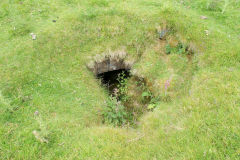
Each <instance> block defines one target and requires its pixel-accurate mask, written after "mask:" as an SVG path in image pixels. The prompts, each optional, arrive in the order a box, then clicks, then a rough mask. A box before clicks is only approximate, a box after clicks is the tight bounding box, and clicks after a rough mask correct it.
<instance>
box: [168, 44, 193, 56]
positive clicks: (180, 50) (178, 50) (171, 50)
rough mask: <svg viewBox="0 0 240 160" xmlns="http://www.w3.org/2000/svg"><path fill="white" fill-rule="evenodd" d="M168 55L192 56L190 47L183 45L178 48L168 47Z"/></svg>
mask: <svg viewBox="0 0 240 160" xmlns="http://www.w3.org/2000/svg"><path fill="white" fill-rule="evenodd" d="M165 48H166V54H190V53H189V52H188V47H187V46H186V45H184V44H182V43H180V42H179V43H178V44H177V46H173V47H172V46H171V45H170V44H167V45H166V47H165Z"/></svg>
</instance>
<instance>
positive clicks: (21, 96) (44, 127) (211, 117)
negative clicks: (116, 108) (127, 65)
mask: <svg viewBox="0 0 240 160" xmlns="http://www.w3.org/2000/svg"><path fill="white" fill-rule="evenodd" d="M226 2H230V3H229V4H228V3H226ZM226 4H228V5H226ZM224 6H225V7H224ZM239 8H240V1H239V0H229V1H227V0H226V1H215V0H196V1H190V0H183V1H178V0H168V1H158V0H124V1H120V0H119V1H113V0H90V1H81V0H59V1H44V0H40V1H33V0H22V1H20V0H18V1H12V0H3V1H1V2H0V30H1V34H0V46H1V48H0V67H1V70H0V159H83V160H86V159H146V160H149V159H153V160H154V159H239V158H240V143H239V141H240V111H239V106H240V88H239V86H240V81H239V79H240V46H239V44H240V37H239V36H240V21H238V19H239V18H240V17H239V15H240V10H239ZM202 15H204V16H207V17H208V19H206V20H203V19H201V18H200V16H202ZM52 20H56V23H53V22H52ZM164 24H167V25H168V27H169V28H172V29H173V32H172V33H171V35H170V36H173V37H174V38H175V39H177V40H178V41H180V42H182V43H184V44H185V45H188V46H189V48H190V49H192V50H193V51H194V55H192V57H191V60H188V58H187V57H186V56H185V55H181V54H170V55H166V54H165V53H164V51H165V48H163V46H164V45H163V46H162V45H161V44H160V42H159V40H158V38H157V33H156V27H159V26H162V25H164ZM205 30H208V32H209V35H206V31H205ZM32 32H33V33H35V34H36V35H37V39H36V40H35V41H33V40H32V39H31V36H30V33H32ZM164 43H171V39H170V38H167V41H166V42H164ZM123 48H124V49H125V50H126V52H127V53H128V57H129V58H130V59H138V62H137V63H136V64H135V65H134V67H133V69H134V70H135V71H136V74H138V75H139V76H144V77H145V78H146V79H147V80H148V84H149V87H150V89H151V90H152V92H153V93H154V94H156V95H160V96H162V97H163V99H164V96H168V97H170V99H171V100H170V101H161V102H160V104H159V106H157V108H155V110H154V111H153V112H148V113H145V114H144V115H143V116H142V117H141V119H140V120H139V124H138V126H137V127H136V128H126V127H112V126H111V125H106V124H105V125H104V124H102V123H101V122H102V116H101V115H102V112H103V110H104V107H105V100H107V98H108V95H107V93H106V91H105V89H104V88H102V87H101V86H100V82H99V81H98V80H96V79H95V78H94V75H93V74H92V73H91V72H90V71H89V70H88V69H87V68H86V64H87V63H88V62H89V57H91V56H94V55H96V54H101V53H103V52H106V51H109V50H112V51H115V50H121V49H123ZM140 56H141V57H140ZM139 57H140V58H139ZM169 79H171V85H170V87H169V89H168V91H167V92H165V90H164V83H165V82H166V80H169ZM35 111H38V112H39V115H38V116H35V115H34V113H35ZM34 130H37V131H39V132H40V133H41V134H42V135H44V136H45V137H46V139H47V140H48V141H49V143H41V142H40V141H39V140H38V139H36V138H35V137H34V135H33V131H34Z"/></svg>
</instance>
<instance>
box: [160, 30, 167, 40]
mask: <svg viewBox="0 0 240 160" xmlns="http://www.w3.org/2000/svg"><path fill="white" fill-rule="evenodd" d="M167 32H168V30H162V31H160V32H158V35H159V39H161V40H162V39H165V37H166V35H167Z"/></svg>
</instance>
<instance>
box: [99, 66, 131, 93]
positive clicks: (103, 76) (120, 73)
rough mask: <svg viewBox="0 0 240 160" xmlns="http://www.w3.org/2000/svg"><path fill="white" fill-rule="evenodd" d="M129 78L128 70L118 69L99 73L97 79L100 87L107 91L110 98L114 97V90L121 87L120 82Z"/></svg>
mask: <svg viewBox="0 0 240 160" xmlns="http://www.w3.org/2000/svg"><path fill="white" fill-rule="evenodd" d="M130 77H131V74H130V69H118V70H113V71H108V72H104V73H100V74H98V75H97V78H98V79H100V80H101V83H102V85H103V86H104V87H105V88H106V89H107V90H108V92H109V94H110V95H111V96H115V97H116V90H119V87H120V86H121V80H125V79H129V78H130Z"/></svg>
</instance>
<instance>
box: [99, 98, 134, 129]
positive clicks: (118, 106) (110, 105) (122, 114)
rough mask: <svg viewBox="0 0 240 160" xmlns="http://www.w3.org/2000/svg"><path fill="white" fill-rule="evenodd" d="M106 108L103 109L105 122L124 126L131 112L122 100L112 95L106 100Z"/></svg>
mask: <svg viewBox="0 0 240 160" xmlns="http://www.w3.org/2000/svg"><path fill="white" fill-rule="evenodd" d="M106 105H107V106H106V108H105V110H104V111H103V118H104V121H103V122H104V123H109V124H113V125H114V126H122V125H124V124H126V123H127V120H128V119H129V113H128V112H127V111H126V109H125V107H124V105H123V104H122V102H121V101H119V100H117V98H116V97H113V96H110V97H109V99H108V100H107V102H106Z"/></svg>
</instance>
